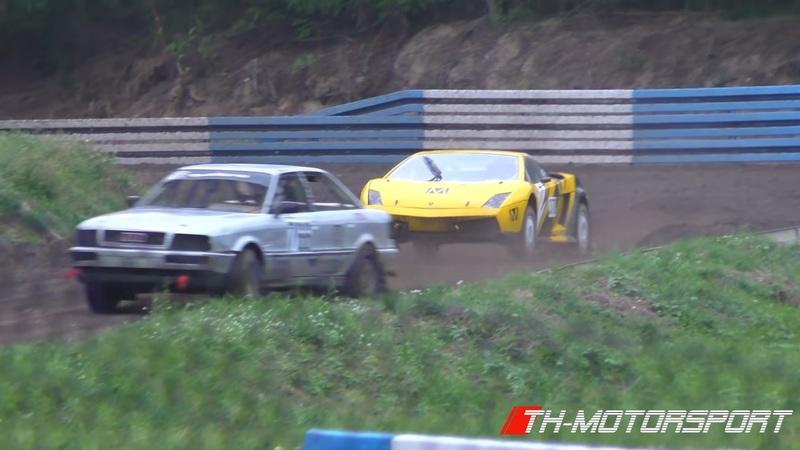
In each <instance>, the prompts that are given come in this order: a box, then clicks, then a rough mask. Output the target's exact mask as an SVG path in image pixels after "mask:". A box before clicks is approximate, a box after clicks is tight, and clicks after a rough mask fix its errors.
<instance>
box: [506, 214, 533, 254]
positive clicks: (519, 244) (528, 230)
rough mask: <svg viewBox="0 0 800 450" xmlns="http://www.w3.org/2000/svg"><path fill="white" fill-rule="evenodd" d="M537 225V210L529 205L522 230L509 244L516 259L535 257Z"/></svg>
mask: <svg viewBox="0 0 800 450" xmlns="http://www.w3.org/2000/svg"><path fill="white" fill-rule="evenodd" d="M536 224H537V216H536V210H535V209H533V208H532V207H531V206H530V205H528V206H526V207H525V214H524V215H523V216H522V229H521V230H520V232H519V233H516V234H514V235H512V237H511V239H510V240H509V242H508V250H509V252H510V253H511V255H513V256H514V257H515V258H519V259H529V258H531V257H532V256H533V254H534V251H535V250H536V238H537V236H536Z"/></svg>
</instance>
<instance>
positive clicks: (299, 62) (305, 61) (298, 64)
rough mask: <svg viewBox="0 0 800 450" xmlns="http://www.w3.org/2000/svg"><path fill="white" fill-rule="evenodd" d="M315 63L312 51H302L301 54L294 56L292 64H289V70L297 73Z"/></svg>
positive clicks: (315, 58) (315, 59)
mask: <svg viewBox="0 0 800 450" xmlns="http://www.w3.org/2000/svg"><path fill="white" fill-rule="evenodd" d="M316 63H317V57H316V56H315V55H314V54H313V53H303V54H302V55H300V56H298V57H297V58H295V60H294V61H293V62H292V64H291V65H290V66H289V70H290V71H291V72H292V74H298V73H300V72H302V71H304V70H306V69H308V68H310V67H312V66H313V65H314V64H316Z"/></svg>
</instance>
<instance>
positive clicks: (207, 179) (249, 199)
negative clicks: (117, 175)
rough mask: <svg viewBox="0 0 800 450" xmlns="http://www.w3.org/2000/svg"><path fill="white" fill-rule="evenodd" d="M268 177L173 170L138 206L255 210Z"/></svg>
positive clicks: (267, 182) (260, 207)
mask: <svg viewBox="0 0 800 450" xmlns="http://www.w3.org/2000/svg"><path fill="white" fill-rule="evenodd" d="M269 179H270V176H269V175H268V174H261V173H259V174H246V173H230V174H229V173H219V172H210V171H184V172H183V173H178V172H176V173H173V174H172V175H170V176H169V177H167V178H166V179H165V180H164V181H163V182H162V183H160V184H159V185H157V186H156V187H155V188H153V190H152V191H150V192H149V193H148V194H147V195H146V196H145V197H144V198H143V199H142V201H140V202H139V204H138V205H137V206H138V207H157V208H191V209H208V210H214V211H230V212H243V213H258V212H260V211H261V210H262V207H263V205H264V199H265V197H266V196H267V190H268V186H269Z"/></svg>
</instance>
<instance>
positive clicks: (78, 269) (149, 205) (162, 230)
mask: <svg viewBox="0 0 800 450" xmlns="http://www.w3.org/2000/svg"><path fill="white" fill-rule="evenodd" d="M129 203H130V205H131V206H130V208H129V209H127V210H125V211H121V212H116V213H112V214H106V215H103V216H99V217H95V218H92V219H89V220H86V221H84V222H83V223H81V224H80V225H78V230H77V246H75V247H73V248H71V249H70V253H71V256H72V260H73V266H74V269H73V271H74V272H75V275H76V276H77V278H78V279H79V280H80V281H81V282H82V283H83V284H84V285H85V290H86V298H87V301H88V304H89V307H90V309H91V310H92V311H94V312H96V313H112V312H114V311H116V309H117V305H118V303H119V302H120V301H122V300H129V299H133V298H134V297H135V295H136V294H138V293H145V292H153V291H157V290H169V291H177V292H186V293H199V292H204V293H212V294H224V293H231V294H235V295H242V296H252V295H257V294H259V293H260V292H262V289H264V288H282V287H296V286H314V287H322V288H333V289H336V290H339V291H342V292H344V293H345V294H347V295H351V296H355V297H358V296H370V295H373V294H376V293H379V292H381V291H382V290H384V289H385V287H386V279H385V277H386V275H391V274H393V267H392V266H393V263H394V262H395V258H396V255H397V247H396V245H395V242H394V240H393V239H392V236H391V220H392V219H391V216H390V215H389V214H387V213H385V212H382V211H376V210H371V209H365V208H363V207H362V206H361V203H360V202H359V200H358V199H357V198H356V197H355V196H354V195H353V193H352V192H350V191H349V190H348V189H347V188H346V187H345V186H344V185H343V184H342V183H341V182H340V181H339V180H337V179H336V178H335V177H333V176H332V175H330V174H329V173H327V172H325V171H324V170H320V169H313V168H307V167H296V166H280V165H261V164H204V165H195V166H187V167H183V168H181V169H178V170H176V171H175V172H173V173H172V174H170V175H169V176H167V177H166V178H165V179H164V180H162V181H161V182H160V183H158V184H157V185H156V186H155V187H153V188H152V189H151V190H150V191H149V192H148V193H147V194H146V195H145V196H143V197H142V198H137V197H131V198H129Z"/></svg>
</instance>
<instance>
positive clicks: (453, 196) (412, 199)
mask: <svg viewBox="0 0 800 450" xmlns="http://www.w3.org/2000/svg"><path fill="white" fill-rule="evenodd" d="M517 185H518V183H517V182H514V181H502V182H501V181H491V182H483V183H449V182H444V181H401V180H387V179H378V180H373V181H371V182H370V183H369V186H368V189H370V190H373V191H378V192H380V193H381V199H382V200H383V205H384V206H386V207H390V208H392V207H397V208H426V209H455V208H481V207H482V206H483V205H484V204H485V203H486V202H487V201H488V200H489V199H490V198H492V197H493V196H495V195H497V194H502V193H505V192H508V193H511V192H514V190H515V189H516V188H517V187H518V186H517Z"/></svg>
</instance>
